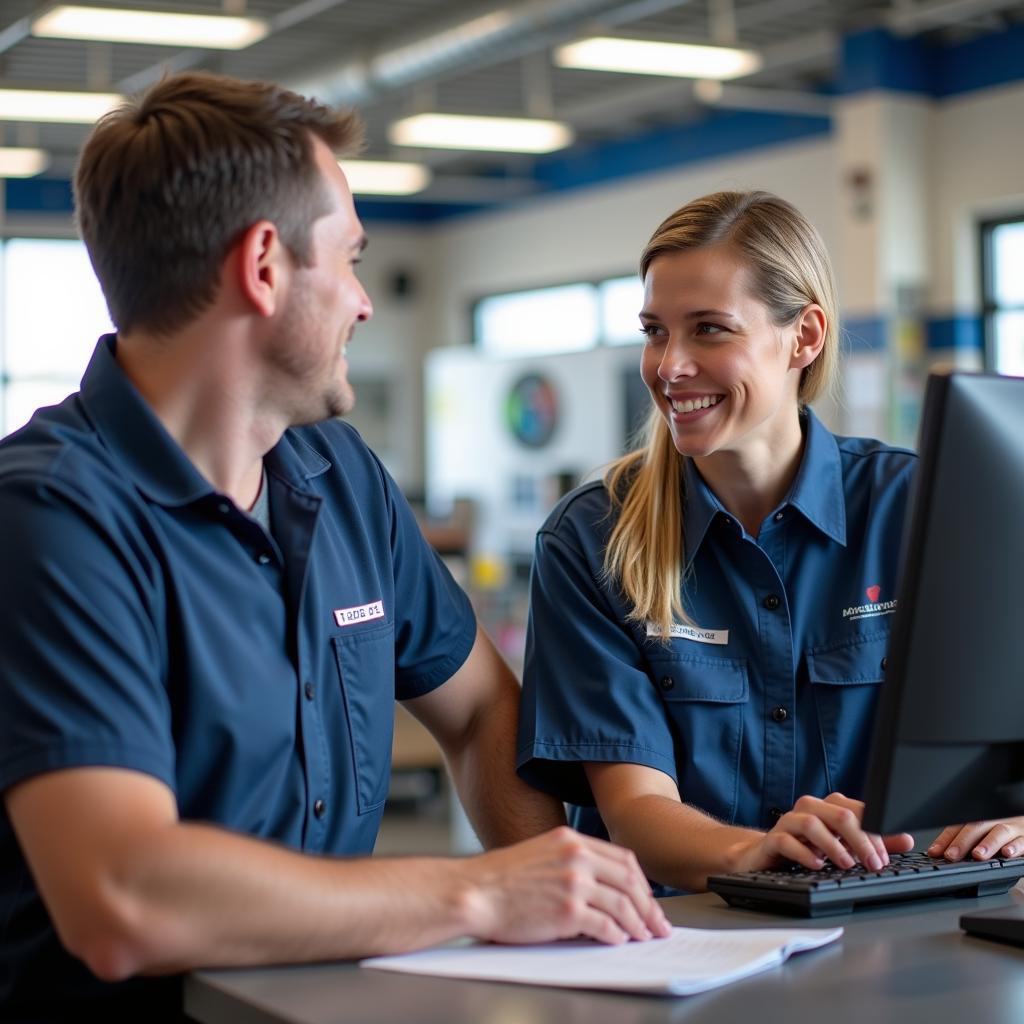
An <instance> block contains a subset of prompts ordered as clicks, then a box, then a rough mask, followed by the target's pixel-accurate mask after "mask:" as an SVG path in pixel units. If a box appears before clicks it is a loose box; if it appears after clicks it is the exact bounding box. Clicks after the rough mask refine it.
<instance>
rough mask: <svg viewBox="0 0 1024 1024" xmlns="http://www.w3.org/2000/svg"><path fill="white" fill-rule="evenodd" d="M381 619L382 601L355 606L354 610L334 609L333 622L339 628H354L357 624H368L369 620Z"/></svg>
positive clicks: (382, 613) (382, 612)
mask: <svg viewBox="0 0 1024 1024" xmlns="http://www.w3.org/2000/svg"><path fill="white" fill-rule="evenodd" d="M383 618H384V602H383V601H371V602H370V603H369V604H357V605H356V606H355V607H354V608H335V609H334V621H335V622H336V623H337V624H338V625H339V626H354V625H355V624H356V623H357V622H369V620H370V619H383Z"/></svg>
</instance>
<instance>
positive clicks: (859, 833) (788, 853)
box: [731, 793, 914, 871]
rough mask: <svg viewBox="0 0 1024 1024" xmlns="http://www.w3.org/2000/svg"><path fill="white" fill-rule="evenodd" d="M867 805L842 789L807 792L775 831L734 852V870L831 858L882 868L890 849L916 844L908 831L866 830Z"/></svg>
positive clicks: (818, 863) (844, 864)
mask: <svg viewBox="0 0 1024 1024" xmlns="http://www.w3.org/2000/svg"><path fill="white" fill-rule="evenodd" d="M863 813H864V804H863V803H862V802H861V801H860V800H851V799H850V798H849V797H846V796H843V794H842V793H830V794H829V795H828V796H827V797H825V798H824V799H821V798H820V797H814V796H802V797H800V799H799V800H797V802H796V804H795V805H794V806H793V809H792V810H791V811H788V812H787V813H785V814H783V815H782V816H781V817H780V818H779V820H778V821H777V822H776V824H775V826H774V827H773V828H772V829H771V831H770V832H766V833H762V834H760V836H759V837H758V838H756V839H754V840H752V841H750V842H748V843H744V844H742V846H741V847H740V848H738V849H735V850H734V859H735V864H734V866H733V867H732V868H731V870H733V871H761V870H764V869H765V868H772V867H775V866H777V865H778V864H779V863H780V862H781V861H787V860H788V861H795V862H796V863H798V864H802V865H804V867H808V868H814V869H816V868H821V867H824V865H825V861H826V860H830V861H832V863H833V864H835V865H837V866H838V867H841V868H852V867H853V866H854V865H855V864H856V863H857V862H858V861H859V862H860V863H861V864H864V865H865V866H866V867H868V868H870V869H871V870H872V871H878V870H880V869H881V868H882V867H884V866H885V865H886V864H888V863H889V853H890V852H892V853H905V852H906V851H908V850H910V849H911V848H912V847H913V845H914V839H913V837H912V836H909V835H907V834H906V833H903V834H900V835H894V836H878V835H874V834H872V833H868V832H865V831H864V830H863V829H862V828H861V824H860V822H861V817H862V815H863Z"/></svg>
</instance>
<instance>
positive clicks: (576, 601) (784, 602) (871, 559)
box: [518, 411, 916, 836]
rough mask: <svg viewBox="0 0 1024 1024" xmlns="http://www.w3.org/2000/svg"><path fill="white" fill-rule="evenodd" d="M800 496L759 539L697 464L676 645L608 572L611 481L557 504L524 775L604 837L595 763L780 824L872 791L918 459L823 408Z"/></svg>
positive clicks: (532, 627) (527, 675)
mask: <svg viewBox="0 0 1024 1024" xmlns="http://www.w3.org/2000/svg"><path fill="white" fill-rule="evenodd" d="M803 422H804V432H805V438H806V442H805V447H804V454H803V458H802V462H801V465H800V469H799V471H798V474H797V477H796V479H795V481H794V483H793V486H792V488H791V490H790V493H789V494H788V496H787V497H786V499H785V501H783V503H782V504H781V505H780V506H779V507H778V508H777V509H776V510H775V511H774V512H773V513H772V514H771V515H770V516H769V517H768V518H767V519H766V520H765V521H764V523H763V524H762V526H761V530H760V533H759V536H758V537H757V538H756V539H755V538H753V537H751V536H750V535H749V534H747V533H746V532H745V531H744V530H743V528H742V526H741V525H740V524H739V522H738V521H737V520H736V519H735V518H734V517H733V516H732V515H730V514H729V513H728V512H727V511H726V510H725V509H724V508H723V506H722V505H721V503H720V502H719V501H718V499H717V498H716V497H715V495H714V494H713V493H712V491H711V490H710V489H709V488H708V486H707V485H706V484H705V483H704V480H703V479H702V477H701V476H700V473H699V472H698V471H697V470H696V468H695V467H694V465H693V463H692V462H691V461H690V460H689V459H687V460H685V469H684V494H685V498H684V502H685V504H684V514H683V515H684V531H685V533H684V537H685V550H686V572H685V574H684V582H683V607H684V608H685V609H687V612H688V613H689V614H690V616H691V617H692V619H693V621H694V623H695V624H696V626H697V627H698V628H696V629H691V628H689V627H686V628H684V627H682V626H680V625H678V624H677V625H676V626H675V627H674V628H673V631H672V632H673V635H672V637H671V639H670V640H669V641H668V642H667V643H666V642H665V641H664V640H662V639H661V638H660V637H659V636H650V635H648V633H649V632H653V630H649V629H648V628H647V627H645V625H644V624H635V623H631V622H627V621H626V615H627V612H628V610H629V609H628V606H627V604H626V602H625V601H624V599H623V598H622V596H621V593H620V591H619V590H618V588H617V587H616V586H615V585H614V584H613V583H611V582H609V581H607V580H606V579H605V576H604V573H603V570H602V563H603V558H604V550H605V546H606V544H607V539H608V536H609V534H610V533H611V529H612V526H613V525H614V520H613V519H612V517H611V516H610V514H609V499H608V494H607V491H606V490H605V488H604V485H603V484H601V483H593V484H588V485H586V486H584V487H581V488H579V489H578V490H576V491H574V492H573V493H572V494H570V495H568V496H567V497H566V498H565V499H563V500H562V502H561V503H560V504H559V505H558V506H557V507H556V508H555V510H554V511H553V512H552V513H551V516H550V517H549V518H548V520H547V522H546V523H545V525H544V526H543V528H542V529H541V531H540V533H539V535H538V538H537V550H536V557H535V560H534V566H533V576H532V581H531V603H530V621H529V628H528V632H527V650H526V664H525V670H524V679H523V701H522V711H521V721H520V730H519V747H518V765H519V773H520V775H521V776H522V777H523V778H524V779H526V780H527V781H528V782H530V783H532V784H533V785H535V786H537V787H539V788H541V789H544V790H547V791H549V792H552V793H555V794H556V795H558V796H559V797H561V798H562V799H563V800H566V801H568V802H570V803H572V804H575V805H576V807H575V809H574V822H575V824H576V825H577V827H578V828H580V829H581V830H582V831H585V832H588V833H590V834H593V835H601V836H605V835H607V833H606V831H605V829H604V826H603V824H602V822H601V819H600V817H599V815H598V813H597V811H596V810H595V808H594V798H593V795H592V793H591V791H590V787H589V785H588V784H587V779H586V775H585V772H584V769H583V765H584V763H586V762H588V761H593V762H628V763H633V764H641V765H647V766H649V767H651V768H656V769H658V770H659V771H662V772H664V773H665V774H667V775H669V776H671V778H672V779H673V780H675V782H676V783H677V785H678V787H679V793H680V796H681V798H682V800H683V801H684V802H685V803H688V804H691V805H693V806H695V807H697V808H699V809H701V810H703V811H705V812H707V813H708V814H710V815H713V816H714V817H715V818H717V819H718V820H720V821H725V822H732V823H736V824H739V825H745V826H750V827H755V828H762V829H769V828H771V826H772V825H773V824H774V822H775V820H776V819H777V818H778V817H779V815H780V814H782V813H783V812H785V811H787V810H789V809H790V808H791V807H792V806H793V803H794V802H795V800H796V799H797V798H798V797H800V796H801V795H803V794H805V793H809V794H814V795H817V796H825V795H827V794H828V793H830V792H833V791H836V790H839V791H841V792H844V793H846V794H847V795H850V796H858V795H859V794H860V792H861V787H862V780H863V775H864V772H865V768H866V757H867V749H868V740H869V735H870V731H871V726H872V717H873V712H874V707H875V700H876V696H877V692H878V685H879V683H880V682H881V680H882V677H883V670H884V659H885V653H886V646H887V643H888V639H889V628H890V623H891V621H892V612H893V611H894V609H895V607H896V604H895V601H896V599H895V586H896V574H897V570H898V561H899V551H900V544H901V538H902V530H903V519H904V512H905V509H906V505H907V497H908V492H909V485H910V480H911V477H912V474H913V469H914V464H915V462H916V456H915V455H914V454H913V453H911V452H908V451H905V450H902V449H895V448H891V447H888V446H886V445H884V444H881V443H880V442H878V441H870V440H865V439H861V438H843V437H835V436H833V435H832V434H831V433H829V431H828V430H827V429H826V428H825V427H824V426H823V425H822V424H821V422H820V421H819V420H818V419H817V418H816V417H815V416H814V414H813V413H812V412H810V411H808V412H807V414H806V416H805V418H804V421H803Z"/></svg>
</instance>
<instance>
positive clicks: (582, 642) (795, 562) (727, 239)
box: [519, 192, 1024, 889]
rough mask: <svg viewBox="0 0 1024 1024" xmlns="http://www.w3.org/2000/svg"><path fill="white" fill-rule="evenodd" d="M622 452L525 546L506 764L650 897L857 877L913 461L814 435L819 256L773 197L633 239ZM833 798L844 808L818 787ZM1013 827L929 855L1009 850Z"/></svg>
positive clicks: (723, 200) (821, 285)
mask: <svg viewBox="0 0 1024 1024" xmlns="http://www.w3.org/2000/svg"><path fill="white" fill-rule="evenodd" d="M640 273H641V276H642V278H643V281H644V307H643V310H642V311H641V313H640V322H641V331H642V333H643V334H644V335H645V336H646V344H645V346H644V350H643V355H642V360H641V373H642V375H643V378H644V382H645V383H646V384H647V387H648V389H649V390H650V393H651V398H652V402H653V408H652V411H651V416H650V419H649V422H648V425H647V435H646V444H645V445H644V446H643V447H642V448H641V449H640V450H638V451H636V452H633V453H632V454H629V455H627V456H625V457H624V458H621V459H619V460H618V461H617V462H615V463H614V464H613V465H612V466H611V468H610V470H609V471H608V473H607V474H606V476H605V478H604V480H603V481H601V482H599V483H593V484H589V485H586V486H584V487H581V488H579V489H578V490H576V491H574V492H573V493H572V494H570V495H569V496H568V497H567V498H566V499H564V500H563V501H562V502H561V503H560V504H559V505H558V506H557V507H556V509H555V510H554V512H553V513H552V514H551V516H550V517H549V519H548V521H547V522H546V524H545V525H544V527H543V528H542V529H541V531H540V533H539V535H538V541H537V552H536V561H535V564H534V571H533V579H532V590H531V608H530V625H529V631H528V638H527V652H526V668H525V674H524V694H523V705H522V721H521V727H520V744H519V750H520V755H519V770H520V774H521V775H522V776H523V777H524V778H525V779H527V780H528V781H530V782H532V783H533V784H534V785H537V786H539V787H540V788H542V789H546V790H548V791H550V792H553V793H556V794H557V795H559V796H560V797H562V798H563V799H564V800H567V801H568V802H570V803H572V804H574V805H576V806H575V809H574V816H575V824H576V825H577V827H578V828H580V829H581V830H582V831H585V832H588V833H591V834H595V835H601V836H605V835H610V837H611V838H612V839H613V840H615V841H616V842H619V843H621V844H623V845H625V846H629V847H631V848H632V849H633V850H635V851H636V853H637V856H638V858H639V860H640V863H641V865H642V866H643V867H644V869H645V871H646V872H647V874H648V876H649V877H650V878H651V879H652V880H654V881H656V882H659V883H662V884H663V885H665V886H669V887H673V888H679V889H701V888H704V887H705V886H706V880H707V876H708V875H709V874H713V873H716V872H722V871H744V870H756V869H761V868H767V867H771V866H773V865H775V864H776V863H778V862H779V861H781V860H790V861H796V862H799V863H801V864H803V865H806V866H807V867H811V868H817V867H821V866H822V865H823V864H824V861H825V859H826V858H827V859H829V860H831V861H833V862H835V863H836V864H838V865H840V866H841V867H852V866H853V864H854V863H855V861H856V860H859V861H861V862H862V863H864V864H866V865H867V866H868V867H870V868H872V869H878V868H880V867H881V866H882V865H883V864H885V863H887V862H888V853H889V852H890V851H905V850H908V849H910V847H911V846H912V844H913V840H912V839H911V837H910V836H907V835H899V836H891V837H886V838H884V839H883V838H882V837H878V836H871V835H868V834H866V833H865V832H863V830H862V829H861V828H860V816H861V811H862V806H863V805H862V804H861V803H860V802H859V801H858V800H856V799H855V798H854V797H855V795H856V794H857V793H859V791H860V787H861V784H862V777H863V774H864V771H865V767H866V766H865V758H866V754H867V749H868V740H869V733H870V729H871V722H872V717H873V711H874V706H875V699H876V695H877V692H878V686H879V684H880V683H881V681H882V678H883V673H884V667H885V652H886V646H887V642H888V636H889V628H890V624H891V621H892V612H893V611H894V609H895V599H894V595H895V583H896V571H897V563H898V556H899V545H900V537H901V532H902V525H903V518H904V512H905V509H906V505H907V497H908V489H909V486H910V480H911V477H912V474H913V471H914V464H915V459H916V457H915V456H914V454H913V453H911V452H909V451H905V450H902V449H897V448H893V447H890V446H888V445H884V444H882V443H881V442H878V441H872V440H866V439H862V438H841V437H835V436H833V435H832V434H831V433H830V432H829V431H828V430H827V429H826V428H825V427H824V426H823V425H822V424H821V422H820V421H819V420H818V419H817V418H816V417H815V415H814V413H813V412H812V411H811V409H810V403H811V402H812V401H813V400H814V399H815V398H817V397H819V396H820V395H823V394H825V393H827V392H828V391H829V389H830V388H831V387H832V385H833V380H834V377H835V374H836V364H837V357H838V351H837V349H838V337H837V332H838V320H837V316H836V300H835V288H834V284H833V279H832V272H831V267H830V263H829V259H828V254H827V253H826V251H825V248H824V245H823V244H822V241H821V239H820V237H819V236H818V234H817V232H816V231H815V230H814V228H813V227H812V226H811V225H810V224H809V223H808V222H807V221H806V220H805V219H804V217H803V216H802V215H801V214H800V213H799V212H798V211H797V210H796V209H795V208H794V207H793V206H792V205H790V204H789V203H787V202H785V201H784V200H782V199H779V198H778V197H776V196H773V195H770V194H768V193H765V192H748V193H741V192H719V193H715V194H713V195H709V196H705V197H704V198H702V199H697V200H695V201H693V202H691V203H688V204H687V205H685V206H684V207H682V208H681V209H679V210H677V211H676V212H675V213H674V214H672V215H671V216H670V217H669V218H668V219H667V220H666V221H665V222H664V223H662V224H661V226H660V227H659V228H658V229H657V230H656V231H655V233H654V235H653V236H652V238H651V240H650V242H648V244H647V247H646V248H645V250H644V252H643V255H642V257H641V261H640ZM844 794H847V795H844ZM1022 825H1024V819H1021V820H1018V821H1014V822H1004V823H999V824H993V823H981V824H974V825H969V826H964V827H962V828H961V827H953V828H951V829H947V830H945V831H944V832H943V833H942V835H941V836H939V837H938V838H937V839H936V841H935V843H934V844H933V845H932V846H931V847H930V848H929V852H930V853H932V854H933V855H936V856H938V855H942V854H944V855H945V856H947V857H949V858H952V859H959V858H961V857H963V856H965V855H967V854H968V853H973V855H974V856H975V857H991V856H993V855H996V854H997V853H999V854H1001V855H1003V856H1013V855H1015V854H1016V853H1017V852H1018V851H1019V850H1021V849H1024V842H1022V840H1021V836H1022V834H1024V830H1022V828H1021V826H1022Z"/></svg>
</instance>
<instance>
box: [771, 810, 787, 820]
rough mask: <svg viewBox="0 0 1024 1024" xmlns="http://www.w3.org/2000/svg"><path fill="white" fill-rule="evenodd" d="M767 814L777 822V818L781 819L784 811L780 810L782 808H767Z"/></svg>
mask: <svg viewBox="0 0 1024 1024" xmlns="http://www.w3.org/2000/svg"><path fill="white" fill-rule="evenodd" d="M768 813H769V814H770V815H771V816H772V817H773V818H774V819H775V820H776V821H778V820H779V818H781V817H782V815H783V813H784V811H783V810H782V808H781V807H769V808H768Z"/></svg>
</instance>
